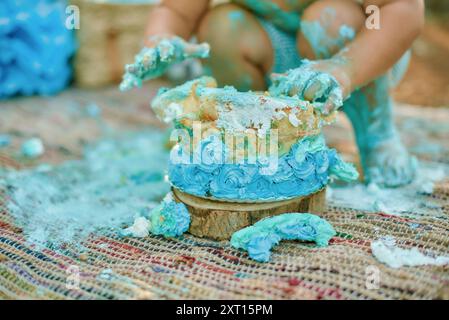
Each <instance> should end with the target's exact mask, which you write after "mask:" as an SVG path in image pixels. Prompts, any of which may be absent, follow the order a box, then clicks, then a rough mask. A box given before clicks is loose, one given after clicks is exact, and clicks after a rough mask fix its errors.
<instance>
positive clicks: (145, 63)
mask: <svg viewBox="0 0 449 320" xmlns="http://www.w3.org/2000/svg"><path fill="white" fill-rule="evenodd" d="M150 43H151V44H152V46H150V47H145V48H143V49H142V50H141V51H140V52H139V54H137V55H136V57H135V59H134V63H133V64H128V65H126V67H125V71H126V72H125V74H124V75H123V80H122V83H121V84H120V90H122V91H125V90H129V89H131V88H133V87H140V86H141V85H142V82H143V81H146V80H149V79H153V78H156V77H159V76H160V75H162V74H163V73H164V72H165V71H166V70H167V69H168V67H170V66H171V65H174V64H176V63H179V62H182V61H184V60H186V59H189V58H207V57H208V56H209V44H207V43H202V44H192V43H188V42H186V41H184V40H183V39H181V38H179V37H176V36H165V37H162V36H155V37H151V38H150Z"/></svg>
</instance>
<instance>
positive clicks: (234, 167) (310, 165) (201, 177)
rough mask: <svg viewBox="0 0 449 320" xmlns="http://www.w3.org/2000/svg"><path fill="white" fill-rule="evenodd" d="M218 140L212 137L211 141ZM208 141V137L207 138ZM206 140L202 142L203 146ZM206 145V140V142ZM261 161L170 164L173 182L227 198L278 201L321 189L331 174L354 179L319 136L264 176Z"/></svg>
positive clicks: (349, 167) (301, 144) (354, 174)
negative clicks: (275, 169)
mask: <svg viewBox="0 0 449 320" xmlns="http://www.w3.org/2000/svg"><path fill="white" fill-rule="evenodd" d="M214 139H217V138H213V139H212V140H214ZM209 140H210V139H209ZM205 141H208V140H207V139H205V140H204V141H201V144H200V145H203V144H204V143H205ZM206 144H207V143H206ZM261 168H262V165H261V164H260V163H255V164H253V163H237V164H235V163H213V164H211V165H210V166H207V165H205V164H204V163H199V164H198V163H197V164H195V163H191V164H178V163H176V164H174V163H172V162H170V163H169V179H170V181H171V183H172V185H173V186H174V187H176V188H178V189H180V190H182V191H184V192H186V193H189V194H192V195H196V196H200V197H211V196H212V197H215V198H219V199H229V200H281V199H286V198H292V197H296V196H302V195H308V194H311V193H314V192H316V191H318V190H320V189H322V188H323V187H324V186H325V185H326V184H327V183H328V182H329V178H330V177H336V178H340V179H343V180H345V181H352V180H355V179H357V177H358V173H357V171H356V170H355V168H354V167H353V166H352V165H351V164H346V163H344V162H343V161H342V160H341V159H340V157H339V156H338V155H337V152H336V151H335V150H334V149H329V148H327V147H326V146H325V145H324V140H323V138H322V137H320V136H315V137H314V136H310V137H306V138H303V139H302V140H300V141H299V142H297V143H296V144H295V145H293V146H292V148H291V149H290V152H289V153H287V154H285V155H284V156H282V157H281V158H279V166H278V169H277V171H276V172H275V173H274V174H271V175H264V174H263V171H262V170H260V169H261Z"/></svg>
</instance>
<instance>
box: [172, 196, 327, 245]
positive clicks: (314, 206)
mask: <svg viewBox="0 0 449 320" xmlns="http://www.w3.org/2000/svg"><path fill="white" fill-rule="evenodd" d="M173 194H174V196H175V199H176V200H177V201H179V202H182V203H184V204H185V205H186V207H187V209H188V210H189V213H190V217H191V223H190V229H189V232H190V233H191V234H193V235H195V236H197V237H201V238H203V237H205V238H210V239H214V240H229V239H230V238H231V236H232V234H233V233H234V232H236V231H238V230H240V229H242V228H244V227H247V226H249V225H252V224H254V223H255V222H257V221H258V220H260V219H262V218H265V217H269V216H275V215H278V214H282V213H289V212H310V213H315V214H320V213H323V212H324V210H325V209H326V189H323V190H321V191H319V192H317V193H314V194H312V195H309V196H306V197H297V198H293V199H290V200H282V201H274V202H263V203H235V202H223V201H216V200H210V199H204V198H199V197H196V196H193V195H190V194H187V193H184V192H181V191H180V190H178V189H176V188H173Z"/></svg>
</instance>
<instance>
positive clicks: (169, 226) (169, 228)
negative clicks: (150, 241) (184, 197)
mask: <svg viewBox="0 0 449 320" xmlns="http://www.w3.org/2000/svg"><path fill="white" fill-rule="evenodd" d="M150 222H151V224H150V232H151V233H153V234H156V235H162V236H164V237H178V236H180V235H182V234H183V233H184V232H186V231H187V230H188V229H189V226H190V214H189V211H188V210H187V207H186V206H185V205H184V204H183V203H180V202H176V201H175V200H174V199H173V196H172V194H171V193H169V194H168V195H167V196H166V197H165V199H164V200H163V201H162V203H161V204H160V205H159V206H157V207H156V208H154V209H153V210H151V213H150Z"/></svg>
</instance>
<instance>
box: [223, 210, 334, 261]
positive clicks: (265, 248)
mask: <svg viewBox="0 0 449 320" xmlns="http://www.w3.org/2000/svg"><path fill="white" fill-rule="evenodd" d="M335 235H336V232H335V230H334V228H333V227H332V225H331V224H330V223H329V222H327V221H326V220H324V219H322V218H320V217H318V216H316V215H313V214H310V213H285V214H281V215H278V216H274V217H270V218H265V219H263V220H260V221H258V222H256V223H255V224H254V225H252V226H250V227H246V228H244V229H242V230H239V231H237V232H235V233H234V234H233V235H232V237H231V246H232V247H234V248H236V249H243V250H247V251H248V254H249V256H250V257H251V258H252V259H254V260H256V261H259V262H267V261H269V260H270V250H271V248H272V247H273V246H275V245H277V244H278V243H279V242H280V241H281V240H303V241H314V242H315V243H316V244H317V246H319V247H325V246H327V245H328V243H329V240H330V239H331V238H332V237H333V236H335Z"/></svg>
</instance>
